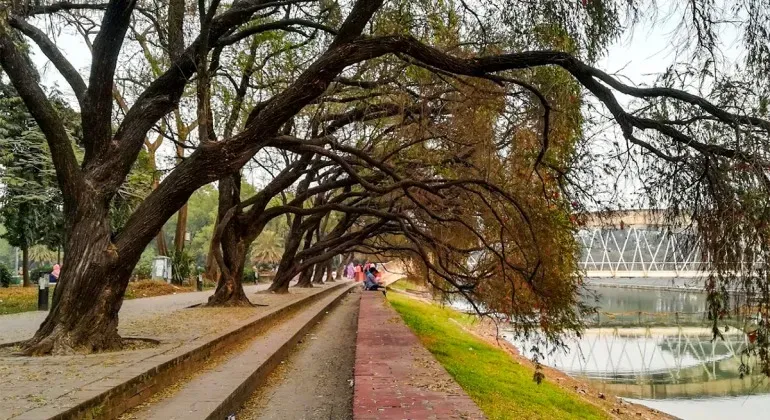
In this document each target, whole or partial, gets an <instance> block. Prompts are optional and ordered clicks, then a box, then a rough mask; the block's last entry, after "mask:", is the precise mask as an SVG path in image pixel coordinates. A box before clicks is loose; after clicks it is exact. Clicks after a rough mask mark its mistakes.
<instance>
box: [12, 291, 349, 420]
mask: <svg viewBox="0 0 770 420" xmlns="http://www.w3.org/2000/svg"><path fill="white" fill-rule="evenodd" d="M352 286H353V284H352V283H350V282H344V283H339V284H336V285H334V286H331V287H329V288H326V289H324V290H321V291H320V292H318V293H315V294H313V295H310V296H308V297H306V298H304V299H300V300H297V301H294V302H291V303H289V304H286V305H283V306H278V307H276V308H275V309H271V310H270V311H268V312H267V313H263V314H260V315H259V318H257V319H254V320H253V321H250V322H247V323H245V324H243V325H241V326H239V327H236V328H233V329H230V330H228V331H225V332H223V333H219V334H218V335H216V336H215V337H214V338H213V339H211V340H209V341H207V342H205V343H203V344H200V345H195V347H194V348H191V349H189V350H187V351H185V352H184V353H182V354H178V352H175V353H173V354H168V353H162V354H158V355H156V356H153V357H150V358H149V359H147V360H148V361H153V362H157V363H155V366H153V367H151V368H149V369H148V368H146V367H142V366H136V367H129V368H128V369H125V370H122V371H120V372H118V373H117V374H116V375H114V376H113V377H107V378H105V379H104V380H102V381H99V382H96V383H93V384H91V385H88V386H86V387H84V388H81V389H79V390H76V391H74V392H75V397H82V398H77V399H78V401H77V402H75V403H74V404H73V406H71V407H69V408H62V407H52V406H51V405H44V406H42V407H38V408H35V409H33V410H30V411H27V412H25V413H23V414H21V415H19V416H17V417H14V419H15V420H22V419H25V420H26V419H29V420H33V419H34V420H39V419H57V420H58V419H82V418H89V419H112V418H115V417H117V416H119V415H120V414H122V413H124V412H125V411H127V410H129V409H131V408H133V407H135V406H137V405H139V404H141V403H143V402H144V401H145V400H147V399H148V398H149V397H150V396H152V395H153V394H155V393H156V392H158V391H160V390H162V389H163V388H165V387H167V386H169V385H172V384H173V383H175V382H176V381H177V380H179V379H181V378H184V377H185V376H187V375H189V374H192V373H194V372H195V371H197V370H198V369H199V368H200V367H201V366H203V364H204V363H205V362H206V361H207V360H208V359H209V358H210V357H211V356H213V355H216V354H219V353H221V352H223V351H225V350H226V349H227V348H229V347H230V346H232V345H235V344H237V343H239V342H241V341H243V340H246V339H248V338H250V337H253V336H255V335H257V334H259V333H260V332H262V331H265V330H267V329H268V328H270V326H272V324H274V323H275V322H276V321H278V320H281V319H285V318H287V317H288V316H290V315H291V314H292V313H294V312H296V311H298V310H300V309H301V308H303V307H306V306H308V305H309V304H311V303H313V302H316V301H318V300H320V299H322V298H323V297H324V296H326V295H328V294H330V293H332V292H334V291H340V290H341V289H345V290H347V289H349V288H351V287H352ZM126 376H128V378H127V377H126Z"/></svg>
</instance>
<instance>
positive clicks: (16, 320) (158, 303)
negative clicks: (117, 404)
mask: <svg viewBox="0 0 770 420" xmlns="http://www.w3.org/2000/svg"><path fill="white" fill-rule="evenodd" d="M269 286H270V285H269V284H258V285H250V286H245V287H244V290H245V291H246V294H247V295H250V294H252V293H256V292H258V291H260V290H266V289H267V288H268V287H269ZM212 294H214V290H213V289H212V290H207V291H205V292H185V293H177V294H175V295H164V296H154V297H148V298H141V299H131V300H126V301H123V306H122V307H121V308H120V315H119V316H120V322H121V324H123V323H125V322H128V321H135V320H137V319H140V318H148V317H152V316H156V315H159V314H163V313H171V312H174V311H177V310H179V309H184V308H187V307H189V306H192V305H196V304H199V303H205V302H207V301H208V298H209V296H211V295H212ZM252 300H255V299H252ZM47 314H48V312H45V311H30V312H21V313H17V314H10V315H0V325H2V329H0V344H4V343H12V342H16V341H21V340H25V339H27V338H30V337H32V336H33V335H34V334H35V331H37V329H38V327H40V324H42V323H43V321H44V320H45V317H46V315H47Z"/></svg>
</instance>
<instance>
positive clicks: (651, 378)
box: [504, 287, 770, 418]
mask: <svg viewBox="0 0 770 420" xmlns="http://www.w3.org/2000/svg"><path fill="white" fill-rule="evenodd" d="M596 291H597V292H599V294H600V295H601V298H600V299H599V301H598V306H599V311H600V312H602V313H603V314H605V315H604V318H603V320H602V318H599V319H598V321H602V322H601V323H598V324H597V322H594V323H593V324H594V325H595V326H596V328H589V329H588V330H586V332H585V334H584V335H583V336H582V337H581V338H576V339H573V340H572V341H571V342H569V344H568V345H569V349H567V350H562V351H556V352H554V353H552V354H549V355H547V356H546V357H545V358H544V359H543V360H542V362H543V363H544V364H546V365H549V366H552V367H555V368H558V369H560V370H562V371H565V372H567V373H569V374H571V375H573V376H579V377H584V378H587V379H589V380H591V381H593V382H595V384H596V386H597V387H598V388H600V389H603V390H606V391H609V392H612V393H614V394H617V395H620V396H623V397H630V398H638V399H642V402H643V403H645V404H647V402H645V401H647V400H650V402H649V404H647V405H650V406H652V407H655V408H659V409H661V410H663V411H667V412H670V413H672V414H674V415H677V416H680V417H683V418H723V417H720V416H705V417H704V416H701V415H698V414H696V412H700V411H698V410H694V409H690V408H688V407H700V406H701V405H698V404H697V403H694V402H693V401H694V400H693V399H697V400H698V401H701V400H702V399H704V398H715V399H717V400H715V401H722V402H723V403H724V404H725V405H730V406H731V407H732V410H731V412H732V413H733V414H735V415H744V417H745V415H748V412H746V413H744V411H745V410H743V409H742V408H740V405H737V404H736V401H737V400H734V399H733V400H730V399H724V398H725V397H736V396H743V397H741V398H746V396H747V395H757V394H759V395H757V397H756V398H752V402H753V403H752V404H753V405H755V406H756V405H757V404H758V405H760V406H763V407H764V409H765V415H766V413H767V412H768V410H770V395H767V394H768V393H770V381H768V380H767V378H766V377H764V376H763V375H761V374H755V372H758V369H757V361H756V359H755V358H750V357H748V356H746V355H745V350H746V348H747V346H749V345H750V343H749V341H748V338H747V336H746V334H744V333H743V331H741V330H740V329H736V328H729V329H728V330H727V331H724V340H720V339H717V340H712V334H711V331H710V329H709V328H708V326H707V325H705V324H704V323H703V321H705V319H702V318H699V317H698V316H697V314H703V312H704V311H705V308H706V297H705V294H704V293H698V292H689V291H688V292H685V291H682V292H678V291H668V290H638V289H624V288H612V287H601V288H597V289H596ZM629 313H631V314H642V313H644V314H651V315H650V316H651V318H648V320H649V319H653V318H655V320H656V321H657V322H655V323H652V322H644V319H643V318H642V317H641V316H638V317H636V316H635V317H627V318H628V322H626V318H624V317H625V316H626V315H627V314H629ZM671 313H676V314H677V315H676V318H675V319H676V320H681V319H688V322H684V323H683V322H674V318H673V317H668V315H669V314H671ZM686 314H691V315H692V316H690V317H689V318H687V317H686ZM637 319H639V320H642V322H637ZM607 320H610V321H615V322H616V323H615V325H612V327H607V326H606V325H608V324H611V323H612V322H609V323H608V322H607ZM618 320H622V321H623V322H620V321H618ZM590 325H591V324H590V323H589V326H590ZM504 337H506V338H507V339H509V341H511V342H512V343H514V344H515V345H516V346H517V347H519V349H520V350H521V351H522V353H523V354H525V355H527V356H530V357H531V356H532V354H531V352H530V349H531V347H532V345H533V344H534V343H533V342H526V341H516V340H514V339H513V336H512V334H505V335H504ZM653 400H660V404H658V403H655V401H653ZM717 411H718V410H715V411H714V412H717ZM763 418H770V416H767V415H766V416H765V417H763Z"/></svg>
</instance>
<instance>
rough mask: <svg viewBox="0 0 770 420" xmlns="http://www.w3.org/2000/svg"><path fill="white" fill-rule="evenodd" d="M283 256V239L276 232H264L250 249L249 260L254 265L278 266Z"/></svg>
mask: <svg viewBox="0 0 770 420" xmlns="http://www.w3.org/2000/svg"><path fill="white" fill-rule="evenodd" d="M282 255H283V237H282V236H281V235H279V234H278V233H277V232H274V231H272V230H266V231H264V232H262V234H261V235H259V237H258V238H257V240H256V241H254V245H252V247H251V260H252V261H253V262H254V263H255V264H278V262H279V261H280V260H281V256H282Z"/></svg>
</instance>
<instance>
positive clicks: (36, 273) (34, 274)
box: [29, 265, 53, 283]
mask: <svg viewBox="0 0 770 420" xmlns="http://www.w3.org/2000/svg"><path fill="white" fill-rule="evenodd" d="M51 271H53V267H52V266H50V265H41V266H39V267H36V268H34V269H33V270H32V271H30V272H29V281H31V282H32V283H37V281H38V280H40V277H43V276H47V275H48V274H51Z"/></svg>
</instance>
